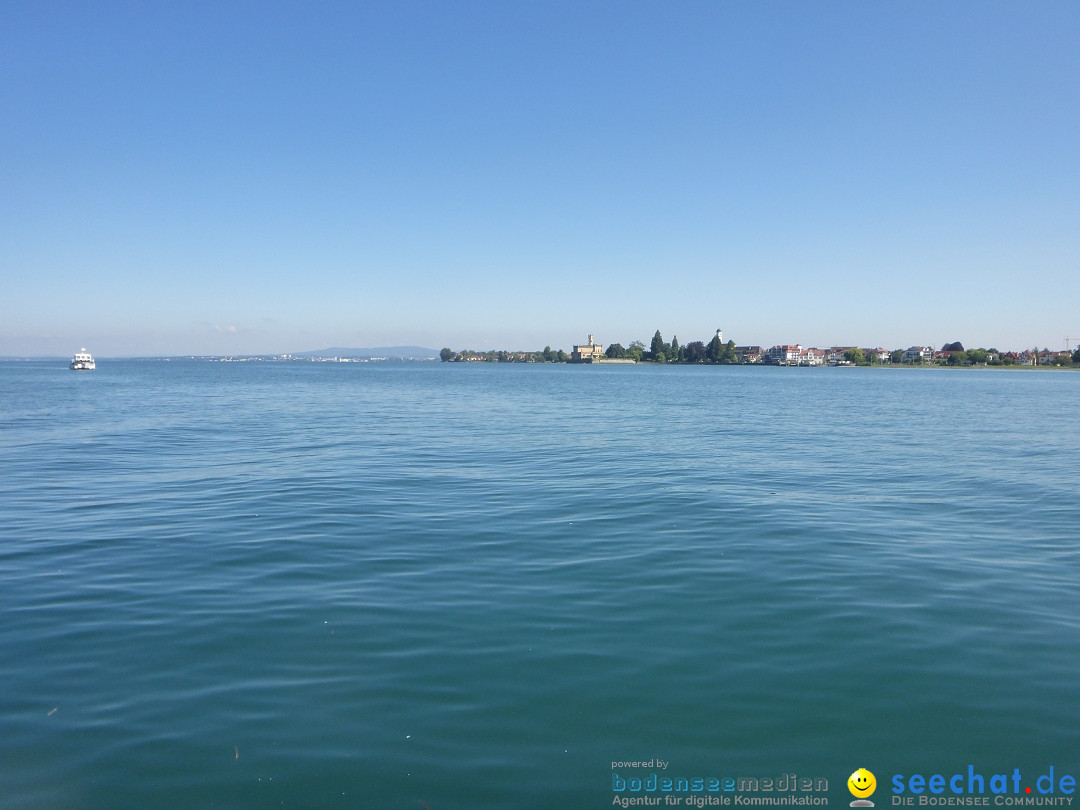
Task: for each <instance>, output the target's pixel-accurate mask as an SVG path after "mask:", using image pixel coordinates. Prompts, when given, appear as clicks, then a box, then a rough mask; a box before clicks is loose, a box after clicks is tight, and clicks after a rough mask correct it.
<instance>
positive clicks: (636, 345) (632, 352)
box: [626, 340, 645, 363]
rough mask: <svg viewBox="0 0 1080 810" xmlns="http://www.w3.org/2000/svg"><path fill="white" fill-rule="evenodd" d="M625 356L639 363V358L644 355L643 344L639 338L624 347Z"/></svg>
mask: <svg viewBox="0 0 1080 810" xmlns="http://www.w3.org/2000/svg"><path fill="white" fill-rule="evenodd" d="M626 356H627V357H629V358H631V359H633V360H637V361H638V362H639V363H640V362H641V358H642V357H644V356H645V344H644V343H642V342H641V341H640V340H635V341H634V342H633V343H631V344H630V346H629V347H628V348H627V349H626Z"/></svg>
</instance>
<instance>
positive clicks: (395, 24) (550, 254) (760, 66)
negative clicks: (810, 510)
mask: <svg viewBox="0 0 1080 810" xmlns="http://www.w3.org/2000/svg"><path fill="white" fill-rule="evenodd" d="M1077 43H1080V4H1078V3H1076V2H1075V1H1074V0H1069V1H1068V2H1053V1H1052V0H1046V1H1045V2H1044V1H1042V0H1040V1H1039V2H994V0H980V1H979V2H964V0H955V1H953V2H946V3H942V2H920V1H919V0H903V2H899V0H897V1H895V2H893V1H891V0H880V2H871V3H867V2H826V1H824V0H823V1H821V2H805V1H804V0H799V2H785V1H784V0H777V2H767V3H759V2H749V1H747V2H734V1H732V2H726V1H722V0H714V1H713V2H673V1H672V0H665V1H664V2H660V0H657V2H639V1H638V0H620V1H619V2H616V1H615V0H611V1H610V2H591V1H590V0H573V1H572V2H560V0H543V1H542V2H536V1H534V2H516V1H515V0H495V1H494V2H480V1H479V0H478V1H477V2H468V1H462V2H421V1H420V0H393V2H389V1H388V2H377V1H376V0H365V2H341V3H337V2H319V3H306V2H304V3H302V2H274V0H260V1H259V2H242V1H240V0H238V1H237V2H222V1H221V0H213V1H212V2H183V3H179V2H160V3H157V2H155V3H141V2H112V1H111V0H96V1H95V2H93V3H86V2H83V1H82V0H79V2H49V0H34V2H23V1H22V0H0V121H2V122H3V123H2V125H0V355H3V356H56V355H61V356H62V355H70V354H71V353H72V352H74V351H75V350H77V349H79V348H80V347H83V346H85V347H87V348H88V349H89V350H90V351H92V352H94V354H95V355H97V356H132V355H135V356H138V355H148V356H155V355H186V354H258V353H267V354H270V353H283V352H299V351H306V350H314V349H319V348H324V347H329V346H344V347H368V346H392V345H402V344H409V345H421V346H428V347H431V348H435V349H438V348H441V347H443V346H447V347H450V348H453V349H463V348H471V349H478V350H480V349H492V348H495V349H502V348H505V349H540V348H543V347H544V346H545V345H549V346H552V347H554V348H563V349H565V350H567V351H569V349H570V348H571V346H572V344H574V343H583V342H585V341H586V339H587V336H588V335H589V334H590V333H592V334H595V335H596V340H597V342H599V343H602V344H608V343H613V342H620V343H622V344H623V345H628V344H629V343H630V342H631V341H633V340H642V341H644V342H645V343H648V342H649V340H650V339H651V337H652V335H653V333H654V332H655V331H657V330H659V331H660V332H661V333H662V335H663V337H664V338H665V339H666V340H670V339H671V337H672V336H673V335H677V336H678V338H679V340H680V342H682V343H687V342H689V341H692V340H703V341H708V339H709V338H710V337H711V336H712V335H713V334H714V333H715V330H716V329H717V328H722V329H723V330H724V338H725V340H726V339H728V338H730V339H733V340H735V341H736V343H738V344H740V345H742V344H759V345H763V346H765V347H768V346H771V345H773V344H777V343H802V344H803V345H804V346H821V347H826V346H832V345H861V346H868V347H876V346H883V347H886V348H901V347H907V346H910V345H914V344H919V345H931V346H934V347H935V348H940V345H941V344H943V343H945V342H951V341H954V340H959V341H961V342H962V343H963V344H964V345H965V347H968V348H972V347H975V346H984V347H995V348H1000V349H1002V350H1005V349H1020V348H1028V347H1032V346H1040V347H1044V346H1049V347H1051V348H1064V347H1065V338H1066V337H1069V338H1070V339H1071V341H1075V342H1070V346H1071V347H1075V346H1077V345H1080V312H1078V307H1077V303H1078V301H1080V287H1078V284H1077V282H1078V281H1080V47H1078V45H1077Z"/></svg>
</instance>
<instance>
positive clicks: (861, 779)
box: [847, 768, 877, 799]
mask: <svg viewBox="0 0 1080 810" xmlns="http://www.w3.org/2000/svg"><path fill="white" fill-rule="evenodd" d="M847 788H848V790H850V791H851V795H852V796H855V797H856V798H859V799H865V798H866V797H867V796H869V795H870V794H871V793H873V792H874V791H875V790H876V789H877V779H875V778H874V775H873V774H872V773H870V771H868V770H866V768H859V770H857V771H855V773H853V774H852V775H851V776H849V777H848V780H847Z"/></svg>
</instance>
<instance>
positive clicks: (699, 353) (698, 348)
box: [683, 340, 706, 363]
mask: <svg viewBox="0 0 1080 810" xmlns="http://www.w3.org/2000/svg"><path fill="white" fill-rule="evenodd" d="M705 352H706V349H705V344H704V343H702V342H701V341H700V340H695V341H692V342H690V343H687V344H686V345H685V346H684V347H683V354H684V357H683V359H684V360H685V361H686V362H687V363H704V362H705V360H706V354H705Z"/></svg>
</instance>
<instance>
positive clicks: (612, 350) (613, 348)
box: [604, 343, 626, 360]
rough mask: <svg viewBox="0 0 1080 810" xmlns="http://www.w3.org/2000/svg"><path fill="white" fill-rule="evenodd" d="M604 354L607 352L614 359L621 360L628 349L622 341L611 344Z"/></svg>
mask: <svg viewBox="0 0 1080 810" xmlns="http://www.w3.org/2000/svg"><path fill="white" fill-rule="evenodd" d="M604 354H606V355H607V356H608V357H610V358H611V359H613V360H620V359H622V358H624V357H626V349H624V348H623V347H622V344H621V343H612V344H611V345H610V346H608V347H607V350H606V351H605V352H604Z"/></svg>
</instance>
